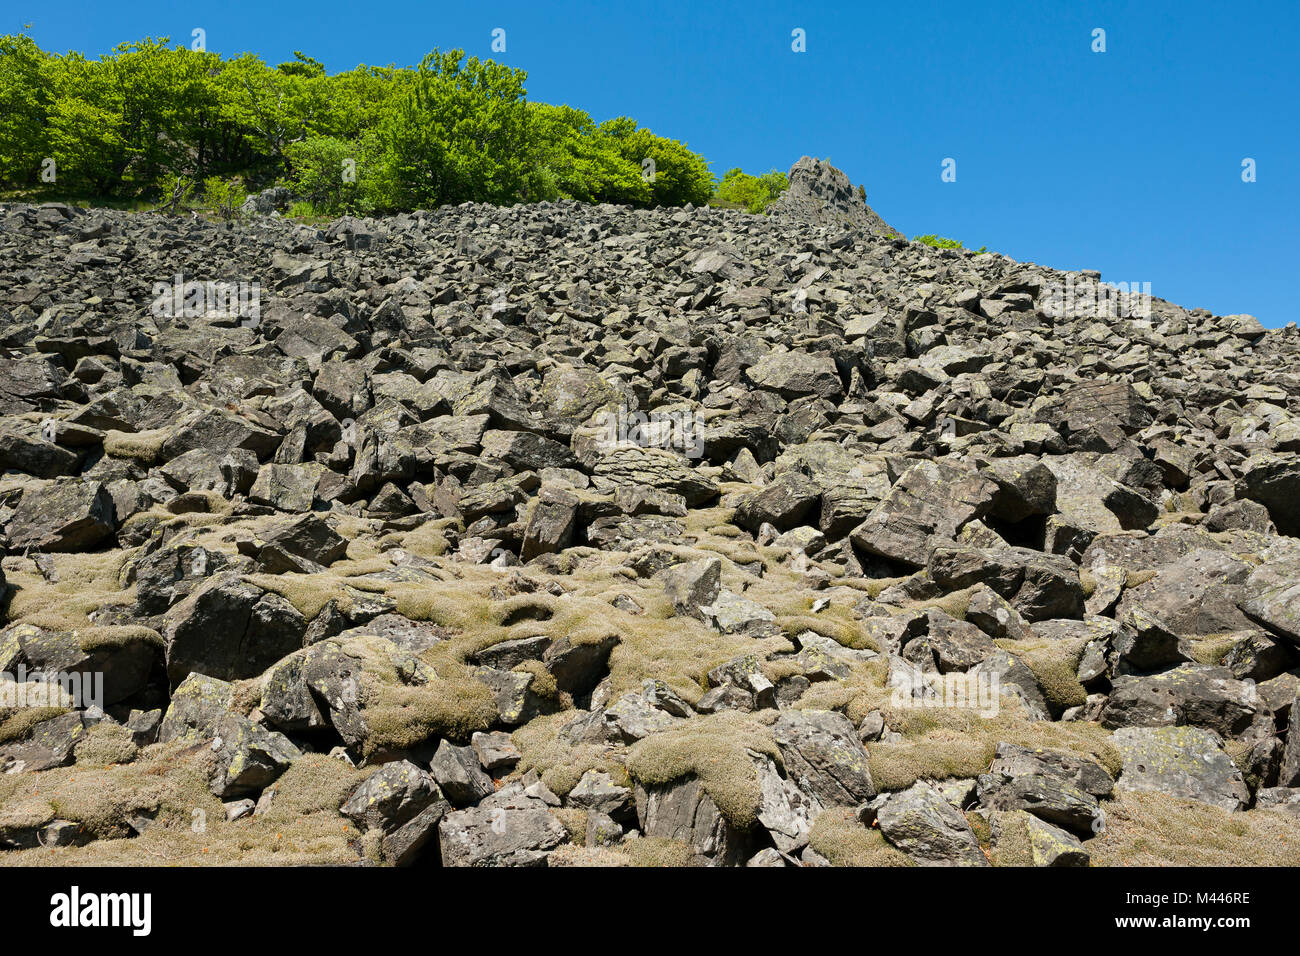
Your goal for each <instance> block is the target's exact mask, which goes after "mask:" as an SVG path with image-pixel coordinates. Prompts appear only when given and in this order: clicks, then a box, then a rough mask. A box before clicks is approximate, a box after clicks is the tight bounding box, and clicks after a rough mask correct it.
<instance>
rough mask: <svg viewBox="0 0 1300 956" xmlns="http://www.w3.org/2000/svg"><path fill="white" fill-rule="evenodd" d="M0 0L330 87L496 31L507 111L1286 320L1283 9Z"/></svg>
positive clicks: (1293, 227) (612, 0)
mask: <svg viewBox="0 0 1300 956" xmlns="http://www.w3.org/2000/svg"><path fill="white" fill-rule="evenodd" d="M0 3H2V4H3V9H4V10H5V11H6V14H5V17H4V22H3V23H0V29H3V30H4V31H5V32H8V31H13V30H17V29H18V28H19V27H21V25H22V24H24V23H31V24H32V25H33V27H32V35H33V37H34V38H35V39H36V41H37V42H38V43H39V44H40V45H41V46H42V47H45V48H46V49H53V50H58V51H64V50H68V49H76V50H80V51H83V52H86V53H88V54H92V55H94V54H100V53H104V52H106V51H108V50H109V49H110V48H111V47H112V46H114V45H115V44H117V43H119V42H121V41H125V40H134V39H139V38H141V37H143V36H146V35H152V36H170V37H171V38H172V40H173V42H176V41H180V40H184V41H185V42H186V43H187V44H188V42H189V38H190V31H191V29H192V28H194V27H202V28H203V29H205V30H206V31H207V46H208V49H209V50H213V51H216V52H219V53H222V54H237V53H240V52H243V51H246V50H249V51H253V52H255V53H258V54H260V55H261V56H262V57H264V58H265V59H266V60H268V61H269V62H272V63H278V62H281V61H283V60H287V59H290V58H291V57H292V55H293V51H294V50H302V51H303V52H305V53H307V54H308V55H310V56H313V57H315V58H317V59H319V60H321V61H322V62H324V63H325V65H326V66H327V67H328V68H329V69H330V70H331V71H335V70H342V69H349V68H351V67H353V66H356V65H357V64H359V63H372V64H388V63H396V64H399V65H408V64H412V63H415V62H417V61H418V60H419V58H420V57H421V56H422V55H423V54H424V53H425V52H426V51H428V50H429V49H431V48H433V47H435V46H438V47H441V48H443V49H450V48H453V47H460V48H463V49H465V50H467V51H468V52H470V53H473V54H476V55H479V56H482V57H487V56H493V55H494V54H492V53H491V48H490V46H491V32H492V30H493V29H494V28H496V27H501V28H503V29H505V30H506V46H507V48H506V52H505V53H504V54H500V55H496V58H497V59H500V60H502V61H504V62H507V63H509V64H511V65H512V66H516V67H520V68H522V69H525V70H527V71H528V82H527V87H528V92H529V96H530V98H531V99H536V100H543V101H546V102H552V103H561V102H563V103H568V104H570V105H572V106H577V107H580V108H582V109H585V110H587V111H588V112H589V113H591V114H592V116H593V117H594V118H595V119H597V120H603V119H608V118H609V117H611V116H616V115H627V116H631V117H633V118H634V119H636V120H637V121H639V122H640V123H641V124H642V125H645V126H649V127H650V128H651V129H653V130H654V131H655V132H656V133H660V134H663V135H668V136H672V137H674V138H677V139H681V140H684V141H685V142H687V143H688V144H689V145H690V146H691V148H693V149H695V150H697V151H698V152H701V153H703V154H704V155H705V156H706V157H707V158H708V159H709V160H710V161H711V162H712V164H713V170H714V172H715V174H718V175H721V173H723V172H725V171H726V170H727V169H728V168H730V167H732V166H741V167H743V168H745V169H746V170H747V171H751V172H760V171H765V170H767V169H769V168H771V167H777V168H779V169H787V168H789V166H790V165H791V164H792V163H793V162H794V161H795V160H797V159H798V158H799V157H800V156H801V155H804V154H809V155H815V156H822V157H829V158H830V159H831V161H832V162H833V163H834V164H835V165H837V166H839V167H840V168H842V169H844V170H845V172H847V173H848V175H849V176H850V178H851V179H852V180H853V181H854V182H855V183H859V182H860V183H863V184H865V186H866V188H867V199H868V202H869V203H871V205H872V206H873V207H874V208H875V209H876V211H877V212H879V213H880V214H881V215H882V216H884V218H885V219H886V220H887V221H888V222H890V223H891V224H893V225H894V226H896V227H897V228H899V229H901V230H903V231H904V232H906V233H907V234H908V235H909V236H911V235H916V234H918V233H931V232H933V233H939V234H940V235H945V236H951V237H954V238H957V239H960V240H962V241H963V242H964V243H965V244H966V245H968V246H971V247H975V248H978V247H979V246H981V245H987V246H988V247H989V248H990V249H993V250H996V251H999V252H1003V253H1006V254H1007V255H1010V256H1013V257H1015V258H1017V259H1022V260H1028V261H1033V262H1038V263H1042V264H1044V265H1050V266H1054V267H1058V268H1066V269H1099V270H1101V273H1102V277H1103V278H1104V279H1106V280H1108V281H1126V282H1143V281H1146V282H1150V283H1151V287H1152V293H1153V294H1155V295H1158V296H1160V297H1162V298H1166V299H1169V300H1171V301H1174V302H1177V303H1179V304H1181V305H1184V306H1187V307H1188V308H1195V307H1203V308H1208V309H1210V310H1212V311H1214V312H1217V313H1220V314H1228V313H1234V312H1248V313H1252V314H1254V315H1257V316H1258V317H1259V318H1260V319H1261V320H1262V321H1263V322H1264V323H1265V324H1266V325H1270V326H1279V325H1284V324H1286V323H1287V322H1290V321H1294V320H1297V319H1300V307H1297V291H1298V290H1297V282H1296V280H1297V276H1298V275H1300V269H1298V268H1297V263H1298V262H1300V240H1298V239H1297V225H1298V223H1297V220H1298V219H1300V215H1298V214H1300V185H1298V184H1297V172H1298V168H1300V96H1298V94H1300V82H1297V80H1298V78H1300V0H1289V2H1252V3H1248V4H1234V3H1225V2H1222V0H1218V2H1208V0H1182V2H1176V3H1175V2H1119V0H1114V2H1064V0H1025V2H1016V3H1011V2H997V0H987V2H978V3H947V2H904V3H898V2H891V3H874V2H859V3H853V2H844V3H782V2H768V0H749V2H725V3H706V2H704V0H694V2H690V0H652V2H627V3H625V2H622V0H608V2H603V3H563V2H555V3H550V2H538V0H531V2H521V3H491V2H483V3H462V4H442V3H437V2H430V0H411V2H402V3H380V2H363V0H345V2H341V0H311V2H297V0H260V2H256V3H253V2H246V0H226V2H204V0H200V2H186V3H166V2H160V0H146V2H138V3H110V2H105V0H0ZM1098 27H1100V28H1103V29H1104V30H1105V31H1106V52H1105V53H1094V52H1093V51H1092V49H1091V46H1092V42H1093V40H1092V31H1093V30H1094V29H1095V28H1098ZM795 28H801V29H803V30H804V31H806V36H807V52H805V53H795V52H793V51H792V50H791V31H792V30H794V29H795ZM947 157H951V158H953V159H955V160H956V161H957V181H956V182H955V183H944V182H941V180H940V172H941V163H942V161H943V160H944V159H945V158H947ZM1246 157H1250V158H1252V159H1254V160H1255V161H1256V169H1257V181H1256V182H1254V183H1244V182H1242V178H1241V172H1242V168H1241V163H1242V160H1243V159H1244V158H1246Z"/></svg>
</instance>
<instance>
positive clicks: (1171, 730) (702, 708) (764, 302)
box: [0, 160, 1300, 866]
mask: <svg viewBox="0 0 1300 956" xmlns="http://www.w3.org/2000/svg"><path fill="white" fill-rule="evenodd" d="M792 182H793V186H792V190H791V194H790V196H789V198H788V199H787V200H784V201H783V202H782V203H781V204H779V205H778V207H777V208H776V209H775V210H774V212H773V215H771V216H769V217H762V216H751V215H746V214H744V213H740V212H735V211H728V210H715V209H690V208H687V209H681V210H652V211H636V210H630V209H624V208H615V207H610V206H595V207H590V206H583V205H578V204H572V203H559V204H542V205H537V206H518V207H514V208H510V209H498V208H490V207H484V206H476V205H466V206H460V207H455V208H443V209H439V210H437V211H433V212H420V213H416V214H413V215H403V216H397V217H394V218H391V219H386V220H377V221H371V220H365V221H361V220H351V219H347V220H340V221H337V222H334V223H331V224H329V225H328V226H327V227H324V228H320V229H317V228H313V227H310V226H307V225H303V224H299V223H294V222H289V221H285V220H281V219H277V218H274V217H264V216H263V217H256V218H254V219H251V220H249V221H246V222H240V223H236V224H234V225H231V226H227V225H223V224H218V223H212V222H208V221H204V220H197V219H187V218H169V217H165V216H161V215H140V214H136V215H132V214H119V213H114V212H105V211H93V212H88V211H84V210H77V209H71V208H68V207H65V206H59V205H44V206H35V207H33V206H18V205H12V206H7V207H0V346H2V347H3V351H2V352H0V416H2V417H0V468H2V469H3V471H4V474H3V476H2V477H0V527H2V528H3V544H4V554H5V557H4V560H3V575H4V578H3V580H4V590H5V593H6V607H5V610H4V612H3V614H4V616H3V617H2V618H0V671H3V672H4V673H5V674H6V675H7V676H8V677H9V678H10V680H11V682H10V683H7V684H0V690H3V691H4V693H5V694H7V695H9V696H8V697H6V698H4V699H0V766H2V769H3V773H0V847H3V848H4V852H0V861H3V862H5V863H11V864H38V863H39V864H49V863H56V864H70V863H79V862H88V863H104V862H129V863H132V864H153V863H178V862H182V863H206V862H211V863H231V862H242V863H298V862H315V863H341V864H347V863H356V862H363V863H396V864H405V863H415V864H434V865H437V864H443V865H456V866H459V865H541V864H549V865H573V864H612V865H639V864H655V863H659V864H662V863H668V864H687V863H709V864H721V865H772V866H780V865H789V864H794V865H826V864H828V863H831V864H869V865H909V864H922V865H925V864H969V865H974V866H985V865H989V864H991V863H992V864H998V865H1017V864H1034V865H1077V864H1082V863H1087V862H1089V861H1091V862H1092V863H1094V864H1099V863H1125V864H1145V863H1164V862H1171V861H1176V862H1207V863H1208V862H1233V863H1251V862H1253V863H1273V862H1286V861H1288V860H1290V861H1293V860H1294V855H1295V846H1296V844H1295V840H1296V837H1297V834H1298V833H1300V734H1297V733H1295V732H1291V733H1290V734H1288V732H1287V727H1288V719H1289V716H1290V713H1291V710H1292V708H1293V706H1294V705H1295V701H1296V696H1297V687H1300V654H1298V651H1300V648H1297V642H1300V540H1297V535H1300V459H1298V458H1297V456H1296V454H1295V452H1296V451H1297V449H1300V418H1298V417H1297V411H1298V410H1300V374H1298V373H1297V372H1296V371H1295V370H1296V367H1297V357H1300V341H1298V339H1297V333H1296V330H1295V329H1294V328H1288V329H1285V330H1280V331H1272V332H1266V331H1265V330H1264V329H1263V328H1262V327H1261V326H1260V325H1259V324H1258V323H1257V322H1256V321H1254V320H1253V319H1251V318H1250V317H1248V316H1215V315H1211V314H1209V313H1208V312H1206V311H1204V310H1192V311H1188V310H1186V309H1183V308H1180V307H1178V306H1175V305H1172V304H1170V303H1167V302H1164V301H1161V300H1159V299H1156V300H1153V301H1152V302H1151V303H1150V308H1149V313H1148V314H1146V315H1140V314H1139V315H1135V314H1134V313H1135V312H1137V311H1146V310H1145V309H1140V308H1139V307H1140V306H1141V303H1136V304H1135V302H1134V301H1131V300H1129V301H1121V302H1120V308H1119V310H1118V311H1119V312H1121V313H1123V314H1121V315H1119V316H1111V315H1108V314H1106V312H1107V310H1106V308H1105V307H1104V303H1101V304H1099V303H1098V302H1097V301H1096V300H1095V299H1093V298H1092V297H1091V296H1090V295H1085V294H1083V293H1084V292H1085V291H1086V290H1088V289H1089V288H1091V287H1092V286H1093V284H1094V283H1095V279H1096V278H1097V276H1096V274H1095V273H1094V274H1086V273H1078V274H1072V275H1067V274H1065V273H1059V272H1055V271H1052V270H1049V269H1046V268H1041V267H1038V266H1035V265H1029V264H1024V263H1018V262H1014V261H1012V260H1010V259H1007V258H1005V257H1002V256H999V255H995V254H983V255H974V254H971V253H967V252H965V251H952V250H942V251H941V250H935V249H932V248H930V247H928V246H925V245H921V244H917V243H909V242H907V241H906V240H905V239H902V238H900V237H898V236H897V235H896V234H894V233H893V231H892V230H891V229H890V228H889V227H888V226H886V225H885V224H884V223H883V221H881V220H880V219H879V218H878V217H876V216H875V214H874V213H870V211H869V210H864V208H863V207H862V206H861V203H860V201H858V200H856V199H855V198H854V195H853V192H852V190H851V189H847V190H846V188H845V187H847V185H848V180H847V178H845V177H843V175H842V174H840V173H839V172H838V171H836V170H834V169H832V168H831V167H829V166H826V165H825V164H820V163H816V162H814V161H811V160H803V161H801V163H800V164H799V165H797V166H796V167H795V169H794V170H792ZM240 283H243V284H244V285H243V287H242V288H241V287H240V285H239V284H240ZM254 283H255V284H256V285H254ZM51 682H53V683H51ZM42 694H43V696H42ZM36 704H39V705H40V706H36Z"/></svg>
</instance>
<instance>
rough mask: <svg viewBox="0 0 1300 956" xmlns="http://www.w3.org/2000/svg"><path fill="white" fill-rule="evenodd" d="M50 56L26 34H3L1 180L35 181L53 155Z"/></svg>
mask: <svg viewBox="0 0 1300 956" xmlns="http://www.w3.org/2000/svg"><path fill="white" fill-rule="evenodd" d="M50 61H51V58H50V57H48V56H47V55H46V54H45V53H44V52H42V51H41V49H40V47H38V46H37V45H36V42H35V41H34V40H33V39H32V38H31V37H29V36H27V34H25V33H19V34H10V35H8V36H3V37H0V181H4V182H9V183H15V184H21V185H27V184H29V183H33V182H35V181H36V177H37V174H38V172H39V168H40V165H41V162H42V160H44V159H45V157H47V156H49V155H50V147H49V139H48V136H47V132H46V123H45V118H46V116H47V115H48V113H49V109H50V104H51V103H52V102H53V99H54V91H53V88H52V84H51V76H50V72H51V62H50Z"/></svg>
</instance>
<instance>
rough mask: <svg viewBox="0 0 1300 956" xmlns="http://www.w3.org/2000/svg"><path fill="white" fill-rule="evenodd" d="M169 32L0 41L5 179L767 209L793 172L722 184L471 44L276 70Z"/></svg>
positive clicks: (85, 189)
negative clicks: (368, 61)
mask: <svg viewBox="0 0 1300 956" xmlns="http://www.w3.org/2000/svg"><path fill="white" fill-rule="evenodd" d="M168 42H169V41H168V38H166V37H162V38H158V39H154V38H151V37H150V38H145V39H144V40H141V41H139V42H134V43H123V44H121V45H119V46H118V47H116V48H115V49H114V50H113V51H112V52H111V53H109V54H107V55H105V56H102V57H99V58H97V59H91V58H88V57H85V56H83V55H82V54H80V53H76V52H69V53H66V54H56V53H50V52H47V51H45V50H42V49H41V48H40V47H39V46H38V45H37V44H36V43H35V41H34V40H32V39H31V37H30V36H28V35H27V34H26V33H18V34H9V35H6V36H3V37H0V188H4V189H7V190H10V191H33V192H35V193H37V194H40V193H46V194H53V193H57V194H59V195H64V196H80V197H95V198H117V199H127V200H144V201H149V202H155V203H158V204H159V205H162V206H166V207H169V208H172V209H176V208H178V207H179V206H183V205H185V204H187V203H188V202H189V201H191V199H192V198H201V199H202V200H203V201H204V202H205V203H206V204H207V205H208V206H209V207H210V208H213V209H219V210H221V211H223V212H230V211H231V210H234V209H237V208H238V205H239V202H240V199H241V197H242V196H243V195H245V194H246V191H247V190H255V189H262V188H265V187H267V186H271V185H283V186H286V187H288V188H289V189H290V190H292V192H293V193H294V194H295V195H296V196H297V197H298V198H299V200H300V205H299V207H298V208H297V209H296V211H297V212H299V213H302V214H311V213H316V214H321V215H338V214H341V213H353V214H383V213H391V212H400V211H409V210H412V209H418V208H433V207H436V206H439V205H443V204H446V203H460V202H466V201H473V202H488V203H494V204H498V205H508V204H511V203H515V202H537V201H543V200H557V199H575V200H580V201H583V202H593V203H597V202H609V203H618V204H622V205H630V206H638V207H653V206H682V205H685V204H687V203H693V204H695V205H702V204H704V203H708V202H710V201H713V202H717V203H720V204H724V205H734V206H740V207H744V208H747V209H750V210H751V211H755V212H757V211H761V210H762V208H763V207H764V206H765V205H766V204H767V203H768V202H770V201H771V200H772V199H775V198H776V196H777V195H779V194H780V192H781V191H782V190H783V189H784V188H785V185H786V184H785V176H784V174H782V173H779V172H777V171H775V170H774V171H772V172H771V173H768V174H765V175H763V176H750V175H748V174H746V173H743V172H742V171H741V170H739V169H734V170H730V171H729V172H728V173H727V174H726V175H725V176H724V177H723V178H722V180H721V181H715V179H714V177H713V176H712V174H711V173H710V171H709V164H708V162H707V161H706V160H705V159H704V158H703V157H702V156H700V155H699V154H697V153H695V152H692V151H691V150H690V149H689V148H687V146H686V145H685V144H684V143H682V142H679V141H677V140H674V139H671V138H668V137H665V136H659V135H656V134H655V133H653V132H651V131H650V130H648V129H645V128H643V127H641V126H639V125H638V124H637V123H636V122H635V121H634V120H632V119H629V118H627V117H617V118H614V119H611V120H608V121H605V122H601V123H597V122H595V121H594V120H593V119H592V118H591V116H590V115H588V114H587V113H585V112H583V111H582V110H580V109H575V108H573V107H571V106H552V105H550V104H546V103H537V102H530V101H529V100H528V98H527V93H526V90H525V87H524V83H525V80H526V79H527V74H526V72H525V71H523V70H518V69H514V68H512V67H509V66H506V65H504V64H501V63H497V62H494V61H492V60H480V59H479V58H477V57H473V56H470V57H467V56H466V55H465V53H464V52H463V51H461V50H451V51H446V52H443V51H440V50H436V49H435V50H433V51H432V52H430V53H429V54H428V55H427V56H425V57H424V59H423V60H421V61H420V63H419V64H418V65H416V66H414V67H395V66H386V67H376V66H364V65H362V66H358V67H357V68H355V69H353V70H349V71H346V72H341V73H334V74H330V73H327V72H326V70H325V67H324V66H323V65H322V64H321V63H320V62H318V61H317V60H314V59H312V58H311V57H308V56H306V55H304V54H303V53H296V54H295V58H294V59H293V60H291V61H288V62H286V63H281V64H279V65H277V66H270V65H269V64H267V63H266V62H264V61H263V60H262V59H261V58H260V57H258V56H256V55H254V54H251V53H245V54H242V55H240V56H236V57H231V58H223V57H222V56H220V55H219V54H216V53H211V52H207V51H205V50H194V49H189V48H187V47H184V46H177V47H169V46H168Z"/></svg>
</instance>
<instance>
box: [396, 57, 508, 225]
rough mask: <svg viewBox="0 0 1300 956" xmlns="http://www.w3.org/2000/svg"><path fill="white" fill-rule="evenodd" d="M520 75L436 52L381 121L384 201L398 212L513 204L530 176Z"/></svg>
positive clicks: (422, 66)
mask: <svg viewBox="0 0 1300 956" xmlns="http://www.w3.org/2000/svg"><path fill="white" fill-rule="evenodd" d="M526 75H527V74H525V73H524V71H522V70H515V69H511V68H510V67H507V66H502V65H501V64H499V63H493V62H492V61H491V60H479V59H478V58H477V57H470V58H469V59H468V60H466V59H465V54H464V52H463V51H461V50H451V51H449V52H446V53H442V52H440V51H438V50H434V51H433V52H432V53H430V54H428V55H427V56H426V57H425V58H424V59H423V60H422V61H421V62H420V65H419V67H418V68H417V69H416V72H415V76H414V77H413V78H412V81H411V84H410V89H409V91H407V92H406V93H405V95H403V96H399V97H397V100H396V102H395V103H394V104H393V105H392V108H391V109H390V110H389V111H388V113H387V115H385V117H384V119H383V121H382V122H381V124H380V142H381V144H382V148H383V149H384V151H385V153H386V162H385V172H386V178H385V188H384V193H385V198H386V200H387V201H388V203H389V204H390V205H391V206H393V207H394V208H400V209H415V208H420V207H423V208H431V207H434V206H439V205H443V204H444V203H460V202H467V201H471V200H472V201H477V202H490V203H498V204H504V203H511V202H516V201H518V200H519V199H520V198H522V194H523V190H524V187H525V185H526V183H527V181H528V174H529V168H530V167H529V152H530V149H529V146H530V141H529V131H530V126H531V123H530V113H529V111H528V107H527V104H526V103H525V101H524V79H525V77H526Z"/></svg>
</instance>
